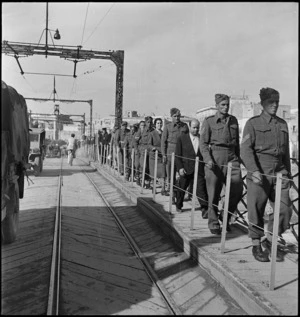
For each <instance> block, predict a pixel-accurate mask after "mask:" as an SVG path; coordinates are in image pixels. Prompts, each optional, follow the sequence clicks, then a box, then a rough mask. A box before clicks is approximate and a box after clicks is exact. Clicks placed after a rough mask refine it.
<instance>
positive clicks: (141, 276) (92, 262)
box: [63, 250, 146, 281]
mask: <svg viewBox="0 0 300 317" xmlns="http://www.w3.org/2000/svg"><path fill="white" fill-rule="evenodd" d="M63 260H64V261H70V262H74V263H77V264H79V265H83V266H87V267H89V268H93V269H95V270H101V271H104V272H108V273H112V274H113V273H115V274H116V275H118V276H127V277H128V278H130V279H132V280H136V279H137V280H139V281H145V280H146V277H145V273H144V272H143V270H141V269H138V268H133V267H129V266H126V265H122V264H118V263H112V262H109V261H105V260H101V261H98V260H97V259H94V258H93V257H92V256H86V255H82V254H78V253H74V252H71V251H68V250H64V253H63Z"/></svg>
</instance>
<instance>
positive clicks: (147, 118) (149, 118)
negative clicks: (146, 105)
mask: <svg viewBox="0 0 300 317" xmlns="http://www.w3.org/2000/svg"><path fill="white" fill-rule="evenodd" d="M149 120H153V118H152V117H151V116H147V117H145V121H149Z"/></svg>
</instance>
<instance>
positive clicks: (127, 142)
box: [124, 131, 136, 179]
mask: <svg viewBox="0 0 300 317" xmlns="http://www.w3.org/2000/svg"><path fill="white" fill-rule="evenodd" d="M135 133H136V132H135ZM135 133H132V131H130V132H129V133H128V134H126V136H125V139H124V149H125V153H126V179H129V176H130V175H132V177H133V174H134V173H132V172H133V171H131V164H132V158H131V155H132V149H133V148H134V135H135Z"/></svg>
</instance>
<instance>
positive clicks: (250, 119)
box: [249, 115, 260, 121]
mask: <svg viewBox="0 0 300 317" xmlns="http://www.w3.org/2000/svg"><path fill="white" fill-rule="evenodd" d="M259 117H260V115H258V116H254V117H251V118H250V119H249V121H250V120H252V119H255V118H259Z"/></svg>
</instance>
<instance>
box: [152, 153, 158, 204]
mask: <svg viewBox="0 0 300 317" xmlns="http://www.w3.org/2000/svg"><path fill="white" fill-rule="evenodd" d="M157 158H158V151H157V150H155V160H154V175H153V200H155V194H156V179H157Z"/></svg>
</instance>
